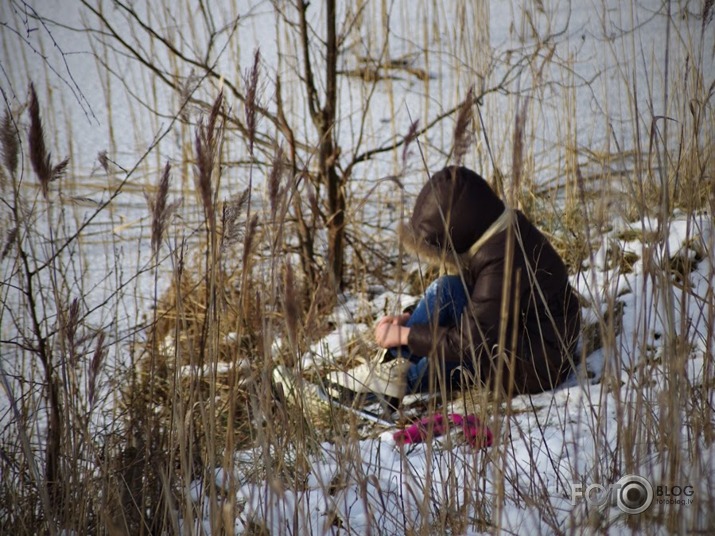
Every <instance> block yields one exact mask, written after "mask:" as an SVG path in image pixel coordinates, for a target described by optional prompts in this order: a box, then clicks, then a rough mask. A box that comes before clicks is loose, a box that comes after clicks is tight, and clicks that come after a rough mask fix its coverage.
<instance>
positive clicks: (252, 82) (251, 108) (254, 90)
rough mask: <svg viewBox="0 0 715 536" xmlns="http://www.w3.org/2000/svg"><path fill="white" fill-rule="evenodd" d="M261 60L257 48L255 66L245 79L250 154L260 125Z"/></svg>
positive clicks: (245, 109)
mask: <svg viewBox="0 0 715 536" xmlns="http://www.w3.org/2000/svg"><path fill="white" fill-rule="evenodd" d="M260 62H261V52H260V50H258V49H256V51H255V53H254V54H253V66H252V67H251V68H250V69H249V70H248V71H247V72H246V74H245V76H244V79H243V82H244V84H246V96H245V99H244V101H243V108H244V113H245V115H246V131H247V133H248V151H249V154H253V147H254V144H255V142H256V130H257V127H258V116H257V114H256V109H257V106H258V101H257V99H258V71H259V67H260Z"/></svg>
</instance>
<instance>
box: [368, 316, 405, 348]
mask: <svg viewBox="0 0 715 536" xmlns="http://www.w3.org/2000/svg"><path fill="white" fill-rule="evenodd" d="M408 318H410V315H409V314H408V313H404V314H401V315H389V316H383V317H382V318H381V319H380V320H378V321H377V324H376V325H375V340H376V341H377V344H378V345H379V346H381V347H382V348H394V347H396V346H404V345H406V344H407V337H408V335H409V332H410V328H406V327H404V324H405V322H407V319H408Z"/></svg>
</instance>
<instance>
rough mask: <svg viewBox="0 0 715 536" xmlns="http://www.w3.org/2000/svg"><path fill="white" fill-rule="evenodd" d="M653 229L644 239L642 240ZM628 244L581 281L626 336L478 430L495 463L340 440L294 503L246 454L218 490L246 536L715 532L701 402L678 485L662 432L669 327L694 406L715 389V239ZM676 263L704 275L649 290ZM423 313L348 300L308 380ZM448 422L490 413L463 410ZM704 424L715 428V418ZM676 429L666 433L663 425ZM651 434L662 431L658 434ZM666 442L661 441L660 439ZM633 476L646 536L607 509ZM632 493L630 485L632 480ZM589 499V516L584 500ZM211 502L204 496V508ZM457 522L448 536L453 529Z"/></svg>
mask: <svg viewBox="0 0 715 536" xmlns="http://www.w3.org/2000/svg"><path fill="white" fill-rule="evenodd" d="M657 224H658V222H657V221H652V220H649V221H647V222H644V223H642V224H640V223H639V224H638V231H639V232H641V231H649V230H651V229H650V228H649V226H653V228H656V227H657ZM641 225H642V226H641ZM628 230H632V229H630V228H629V226H626V225H624V226H622V227H620V228H616V229H614V230H613V231H611V232H610V233H609V234H608V235H607V236H605V237H604V246H603V248H602V250H601V251H599V252H598V253H597V254H596V255H595V256H594V257H593V265H592V266H590V267H588V268H586V269H584V270H583V271H582V273H580V274H579V275H578V277H575V278H574V283H575V284H576V286H577V287H578V288H579V290H580V292H581V293H582V294H583V295H584V296H590V297H592V299H593V300H594V301H595V300H602V303H605V301H606V300H608V299H609V298H612V299H617V300H619V301H621V302H622V303H623V317H622V326H623V327H622V331H621V332H620V334H619V335H618V336H617V337H616V339H615V341H614V343H613V344H607V345H606V346H604V347H603V348H601V349H599V350H597V351H595V352H593V353H592V354H591V355H589V356H588V357H587V359H586V361H585V367H586V369H588V371H590V374H582V372H583V370H581V371H578V372H576V373H574V375H573V377H572V378H571V379H570V380H568V381H567V382H566V384H565V385H563V386H561V387H559V388H557V389H556V390H554V391H553V392H547V393H543V394H540V395H535V396H520V397H517V398H515V399H514V400H513V401H512V403H511V406H510V408H509V409H508V410H507V408H506V406H504V405H502V406H501V407H500V410H499V411H497V412H494V413H493V414H489V415H482V419H483V421H484V424H486V425H488V426H489V427H490V428H491V429H492V430H494V431H498V437H497V440H496V442H495V444H494V445H493V446H491V447H488V448H484V449H475V448H472V447H470V446H469V445H468V444H467V443H466V442H465V441H464V440H463V438H460V436H459V435H454V434H450V435H446V436H443V437H438V438H433V439H432V440H428V441H426V442H424V443H419V444H413V445H399V444H397V443H396V442H395V439H394V437H393V434H394V432H395V431H396V430H395V429H384V428H379V427H376V428H373V431H372V433H370V432H367V433H365V437H363V438H362V439H361V440H359V441H352V440H350V439H349V438H348V437H346V436H344V435H343V434H342V433H341V431H340V430H336V431H335V437H334V439H333V440H330V441H325V442H323V443H322V444H320V446H319V448H317V449H316V451H315V452H314V453H313V454H312V455H311V456H310V458H309V460H308V463H309V474H308V477H307V481H305V482H301V485H300V486H299V487H290V486H288V485H286V483H285V482H271V481H259V482H255V481H250V480H251V475H253V474H254V471H255V466H256V464H260V463H262V460H264V454H265V453H263V452H261V451H260V450H249V451H244V452H239V453H238V454H237V455H236V458H235V468H234V473H233V474H232V475H227V474H226V473H225V472H223V471H218V472H217V475H216V476H217V479H216V484H217V485H218V486H219V487H221V486H223V485H226V486H228V483H229V482H231V483H232V484H233V486H237V487H238V492H237V493H236V497H235V500H236V501H237V504H238V505H239V507H238V509H239V512H240V514H239V516H238V518H237V519H236V523H235V528H236V532H237V533H239V534H240V533H241V532H242V531H244V530H246V527H248V526H249V525H252V526H256V525H258V526H265V527H266V528H268V529H269V531H270V534H346V533H348V534H409V533H410V532H411V531H413V530H418V529H419V528H420V527H421V528H422V529H424V527H425V526H427V527H430V526H432V527H434V530H433V533H439V531H440V530H442V528H441V527H447V529H449V530H451V531H452V533H455V534H457V533H464V534H478V533H482V532H492V531H494V530H496V529H499V530H500V531H502V532H503V533H507V534H509V533H513V534H552V533H555V532H565V533H569V532H571V531H573V532H575V533H582V531H586V532H587V531H588V529H589V527H590V528H591V529H592V530H593V531H594V532H597V531H598V530H602V529H603V528H604V527H610V529H609V530H610V532H609V534H621V533H629V534H630V533H632V532H633V531H634V530H635V531H636V532H637V533H641V532H643V533H649V534H657V533H662V534H665V533H669V532H668V530H667V529H666V526H665V520H666V519H667V518H668V517H671V516H672V517H675V518H676V519H677V520H678V522H677V523H676V524H675V527H676V530H677V531H678V532H679V533H683V532H684V531H685V529H686V528H690V529H694V528H696V527H697V528H699V529H701V530H703V531H709V530H712V529H713V526H714V525H713V523H714V522H715V520H713V517H712V508H713V506H715V496H714V495H713V493H712V489H713V485H714V484H715V464H714V463H713V462H714V461H715V448H714V447H712V446H708V445H707V444H705V443H704V442H703V441H702V438H697V437H691V435H690V434H691V433H692V428H690V426H689V425H690V424H691V423H690V421H689V420H688V418H687V415H686V413H688V412H689V411H693V404H694V403H695V402H691V401H688V400H682V401H679V402H677V403H676V411H678V412H683V413H681V414H680V415H679V417H678V421H677V422H679V423H680V428H676V429H670V430H669V432H670V433H673V434H675V436H676V439H675V440H673V439H671V440H670V441H669V442H668V446H672V445H677V446H679V447H680V448H681V449H682V451H681V452H680V453H679V459H680V464H679V465H678V469H677V474H673V473H672V471H670V472H669V471H668V469H669V466H668V464H669V462H670V461H671V460H672V453H670V452H667V451H663V447H662V445H661V444H660V443H661V442H660V441H658V440H657V439H656V438H657V437H661V435H660V433H659V432H658V430H656V429H657V428H658V427H659V426H660V427H663V426H664V427H665V428H666V429H667V428H668V427H669V426H671V423H672V422H675V421H672V419H673V416H672V415H669V414H668V410H669V408H670V407H671V406H670V404H671V402H670V401H671V400H672V399H671V397H672V392H669V391H668V389H670V388H671V387H669V382H671V381H675V380H674V378H672V377H670V376H669V375H672V374H675V372H674V371H675V370H676V369H677V368H678V367H677V366H674V365H672V364H670V365H669V364H668V363H666V362H667V361H668V359H675V356H672V355H669V350H668V347H667V346H666V341H668V340H671V339H669V337H670V336H669V335H668V333H667V331H668V329H669V326H671V327H672V328H674V330H675V333H674V335H675V336H676V337H679V338H681V340H685V341H689V344H690V345H691V348H690V355H689V356H688V357H687V358H686V359H685V361H684V362H683V363H682V372H683V378H682V381H683V382H684V383H683V385H687V386H688V388H689V389H692V392H690V391H689V392H690V394H688V395H687V396H696V395H694V394H693V393H694V392H697V391H698V390H699V389H700V388H705V387H706V386H707V385H710V384H711V382H712V370H704V363H705V362H710V361H711V357H709V358H708V356H712V353H713V351H714V350H715V348H714V347H713V338H712V335H711V334H710V335H709V333H710V332H711V330H712V326H711V324H710V322H711V321H712V319H713V312H714V311H713V308H714V307H715V304H714V303H713V296H712V289H713V283H714V282H715V281H714V277H715V276H714V274H715V257H714V256H713V253H712V252H713V251H714V250H713V240H714V239H715V233H714V232H713V224H712V221H711V219H710V217H709V216H708V215H699V216H694V217H688V216H686V215H681V216H678V217H676V218H675V219H674V220H673V221H672V222H671V223H670V229H669V233H668V235H667V236H668V239H667V240H666V241H655V242H649V243H644V242H643V241H641V240H640V239H632V240H628V239H627V238H620V239H619V238H618V236H625V237H628V236H632V235H629V234H628V233H627V232H626V233H624V231H628ZM637 236H643V235H641V234H638V235H637ZM615 243H619V245H620V246H621V249H622V250H623V251H631V252H633V253H635V254H636V255H637V256H638V260H635V261H634V262H633V264H632V267H631V268H630V269H629V270H625V271H626V272H627V273H620V272H621V270H622V267H620V266H618V265H617V266H610V263H608V262H606V260H605V259H606V257H607V255H606V248H608V247H610V248H613V246H614V244H615ZM677 255H685V256H686V257H688V258H690V259H692V260H693V261H694V264H693V266H694V270H693V271H692V272H691V273H689V274H687V275H686V276H685V277H682V278H680V277H679V276H678V277H677V278H678V279H679V282H678V281H676V276H675V275H670V276H665V277H663V278H652V277H650V276H648V275H647V273H652V272H648V271H644V269H643V267H644V264H646V263H649V262H650V263H653V262H655V263H659V264H658V266H663V267H664V266H665V264H663V263H664V261H665V260H667V259H672V258H674V257H675V256H677ZM663 270H665V268H663ZM664 273H665V272H664ZM665 283H668V285H665ZM664 285H665V286H664ZM373 291H375V289H373ZM412 299H414V297H410V296H399V295H394V294H392V293H390V292H383V293H381V294H379V295H378V296H377V297H373V298H372V299H371V300H368V299H367V298H365V297H363V296H346V298H345V300H344V302H343V303H342V304H341V305H340V306H339V307H338V308H337V309H336V311H335V320H336V323H337V325H338V326H339V327H338V328H336V330H335V331H334V332H332V333H330V334H329V335H327V336H326V337H325V338H324V339H322V340H321V341H319V342H317V343H316V345H315V346H314V348H313V350H312V351H311V352H309V353H308V354H306V355H305V356H304V363H303V367H304V368H306V369H308V368H311V367H319V366H321V365H325V364H326V363H330V361H331V360H336V361H339V360H340V358H341V357H342V356H343V355H344V354H345V352H344V348H345V344H346V343H347V342H348V341H349V340H352V339H353V338H354V337H355V336H360V335H362V336H364V337H370V325H368V324H366V323H360V322H358V323H355V322H354V319H355V318H362V319H364V318H366V312H371V313H372V315H374V316H375V317H377V316H379V315H381V314H383V312H384V311H385V310H386V309H387V310H390V308H392V309H393V310H400V309H401V307H402V306H403V305H404V304H405V303H407V302H409V301H411V300H412ZM666 299H667V300H670V301H669V303H670V310H669V311H668V310H666V307H667V304H666V303H665V301H664V300H666ZM600 309H601V306H600V305H596V306H595V307H594V308H593V309H584V311H583V314H584V318H585V319H586V320H587V321H588V320H589V319H591V320H593V319H594V318H596V315H594V311H595V310H600ZM681 327H684V328H685V329H684V330H682V329H681ZM671 342H672V340H671ZM707 344H710V347H709V348H708V347H707ZM609 360H610V361H609ZM706 375H707V378H709V379H708V380H707V383H706V381H705V380H706ZM683 394H685V393H683ZM702 397H703V398H702V399H701V402H703V403H704V404H710V405H712V402H713V401H712V392H710V391H707V392H703V393H702ZM447 411H448V412H454V411H456V412H469V411H477V412H478V411H479V408H478V407H474V406H472V405H470V404H469V402H465V401H464V400H463V399H458V400H456V401H453V402H452V405H450V406H448V407H447ZM507 411H508V412H509V414H508V415H507V414H506V413H507ZM703 415H705V416H706V417H707V418H709V419H710V424H711V425H715V415H713V413H712V411H711V410H706V411H704V413H703ZM666 418H667V419H670V420H669V421H668V422H667V423H666V424H664V423H661V422H660V419H666ZM649 423H650V424H649ZM659 423H660V424H659ZM649 426H652V427H654V428H655V429H653V430H650V431H649V430H647V428H648V427H649ZM631 427H632V429H634V430H635V429H636V428H640V431H639V432H638V433H637V434H636V439H635V442H636V446H635V447H634V450H633V458H632V459H633V460H634V461H635V463H636V465H629V464H628V462H627V459H628V456H627V455H624V453H623V449H624V446H623V444H622V442H623V441H625V440H626V438H627V437H628V436H629V433H630V430H631ZM660 432H662V433H665V432H664V431H663V430H662V428H661V430H660ZM695 453H697V454H695ZM628 475H635V476H637V477H643V478H645V479H647V480H648V482H649V483H650V485H651V486H652V489H653V497H652V505H651V506H650V508H648V509H647V510H646V512H645V513H643V514H633V515H637V516H638V519H639V521H640V522H641V524H640V525H633V521H634V520H633V519H630V520H629V517H630V516H631V514H629V513H628V512H626V511H624V510H623V508H622V507H621V505H622V504H623V503H622V502H621V503H620V504H619V500H618V498H619V497H620V496H619V495H618V491H619V488H614V489H613V491H612V493H611V494H610V500H605V499H604V498H603V497H604V495H603V494H602V495H598V492H599V491H600V492H603V491H604V490H605V489H607V488H608V487H609V486H610V485H613V484H614V483H616V482H618V481H619V480H620V479H621V478H623V477H626V478H630V477H628ZM621 484H622V485H625V484H630V485H631V486H633V485H634V484H633V482H631V481H630V480H627V481H621ZM598 486H602V487H598ZM664 486H668V488H665V487H664ZM589 487H590V491H591V495H590V496H591V497H592V501H591V502H590V503H589V501H587V500H586V499H585V498H584V496H583V495H579V492H581V493H586V491H587V490H589ZM201 488H202V486H198V485H197V488H196V492H197V495H196V496H195V497H196V499H197V500H198V499H199V497H200V492H199V489H201ZM227 489H228V488H227ZM621 489H624V490H626V491H627V489H626V488H625V487H624V486H621ZM668 490H670V491H668ZM597 503H598V504H597ZM627 506H628V503H626V507H627ZM640 516H643V517H640ZM450 519H451V520H452V523H453V525H450V522H449V521H446V522H445V520H450ZM450 527H451V528H450ZM599 527H600V529H599ZM634 527H636V528H634Z"/></svg>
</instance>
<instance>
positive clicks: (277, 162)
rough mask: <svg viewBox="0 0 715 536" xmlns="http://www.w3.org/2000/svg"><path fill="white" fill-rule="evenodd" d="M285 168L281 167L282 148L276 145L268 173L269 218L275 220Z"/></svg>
mask: <svg viewBox="0 0 715 536" xmlns="http://www.w3.org/2000/svg"><path fill="white" fill-rule="evenodd" d="M284 172H285V169H284V167H283V150H282V149H281V148H280V147H278V149H277V150H276V154H275V156H274V157H273V165H272V166H271V172H270V174H269V175H268V201H269V202H270V205H271V219H272V220H275V218H276V213H277V212H278V201H279V197H280V188H281V179H282V178H283V173H284Z"/></svg>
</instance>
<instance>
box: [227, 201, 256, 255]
mask: <svg viewBox="0 0 715 536" xmlns="http://www.w3.org/2000/svg"><path fill="white" fill-rule="evenodd" d="M249 199H250V190H248V189H246V190H244V191H243V192H241V193H240V194H239V195H237V196H234V197H233V198H231V199H230V200H229V201H227V202H226V203H225V204H224V206H223V211H222V213H221V228H222V229H223V232H222V234H221V251H222V252H223V251H225V250H226V248H228V247H230V246H231V245H233V244H235V243H236V242H238V240H239V239H240V237H241V226H240V220H239V217H240V215H241V213H242V212H243V211H244V209H245V207H246V205H248V200H249Z"/></svg>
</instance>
